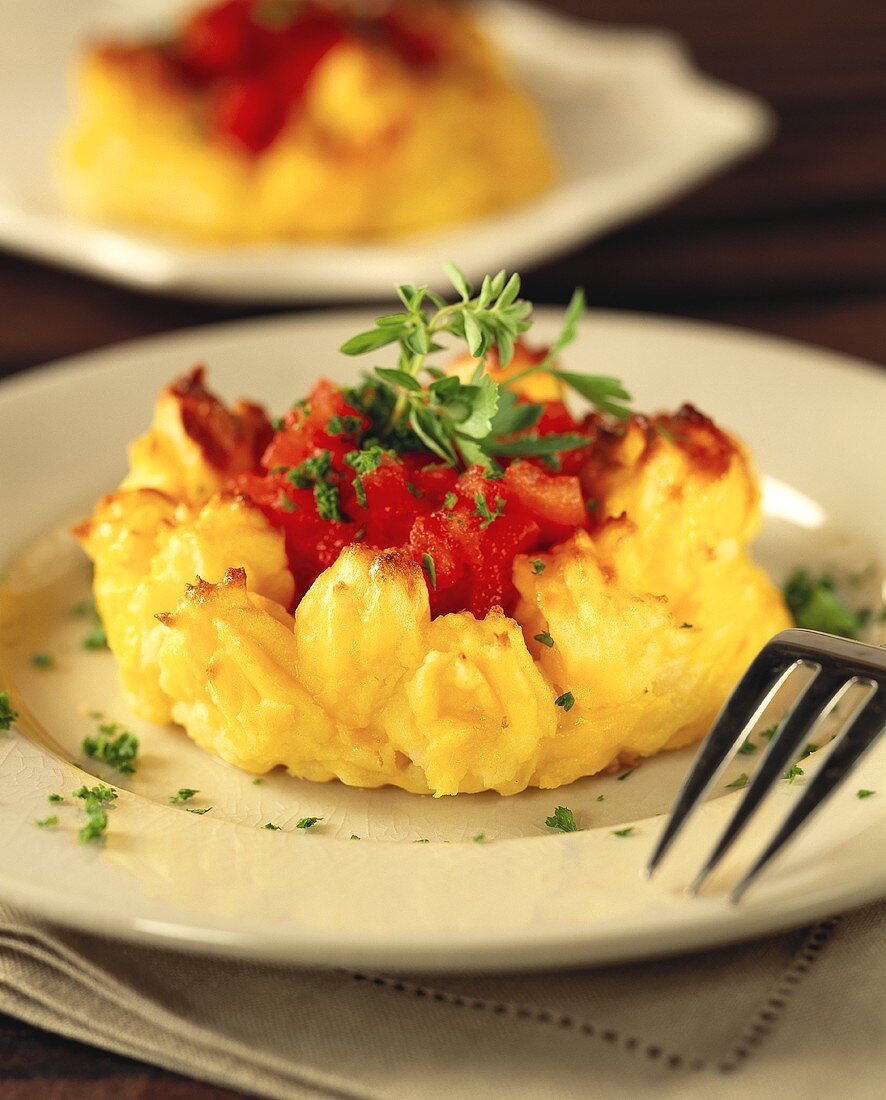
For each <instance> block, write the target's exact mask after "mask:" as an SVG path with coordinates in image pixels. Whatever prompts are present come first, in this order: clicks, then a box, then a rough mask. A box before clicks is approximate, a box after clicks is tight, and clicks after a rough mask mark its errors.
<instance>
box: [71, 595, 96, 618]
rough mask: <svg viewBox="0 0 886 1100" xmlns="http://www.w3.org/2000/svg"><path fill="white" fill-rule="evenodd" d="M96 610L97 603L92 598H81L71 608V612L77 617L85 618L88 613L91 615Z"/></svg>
mask: <svg viewBox="0 0 886 1100" xmlns="http://www.w3.org/2000/svg"><path fill="white" fill-rule="evenodd" d="M94 610H95V605H94V604H93V602H92V600H80V601H79V602H78V603H75V604H74V606H73V607H72V608H71V611H70V614H71V615H72V616H73V617H74V618H75V619H85V618H86V616H87V615H91V614H92V613H93V611H94Z"/></svg>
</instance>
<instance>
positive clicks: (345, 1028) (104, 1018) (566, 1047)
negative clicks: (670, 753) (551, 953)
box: [0, 902, 886, 1100]
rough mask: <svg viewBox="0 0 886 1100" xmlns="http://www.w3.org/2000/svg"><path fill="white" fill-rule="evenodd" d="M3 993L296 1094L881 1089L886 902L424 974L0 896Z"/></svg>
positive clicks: (152, 1049) (524, 1095)
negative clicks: (699, 940) (715, 934)
mask: <svg viewBox="0 0 886 1100" xmlns="http://www.w3.org/2000/svg"><path fill="white" fill-rule="evenodd" d="M0 1009H2V1010H3V1011H5V1012H7V1013H9V1014H11V1015H13V1016H17V1017H19V1018H21V1019H22V1020H26V1021H28V1022H30V1023H33V1024H35V1025H37V1026H39V1027H42V1028H46V1029H49V1030H51V1031H56V1032H59V1033H60V1034H62V1035H67V1036H70V1037H72V1038H75V1039H80V1040H82V1041H84V1042H87V1043H91V1044H93V1045H95V1046H99V1047H104V1048H106V1049H108V1050H113V1051H118V1052H120V1053H122V1054H126V1055H129V1056H131V1057H133V1058H138V1059H141V1060H143V1061H145V1062H151V1063H154V1064H156V1065H158V1066H164V1067H166V1068H168V1069H172V1070H175V1071H178V1072H179V1073H183V1074H185V1075H187V1076H191V1077H196V1078H199V1079H201V1080H205V1081H211V1082H215V1083H218V1084H222V1085H227V1086H229V1087H232V1088H239V1089H241V1090H243V1091H244V1092H250V1093H254V1094H256V1095H258V1096H269V1097H281V1098H286V1100H289V1098H298V1100H301V1098H312V1100H313V1098H316V1097H360V1098H370V1097H371V1098H373V1100H438V1098H440V1100H442V1098H444V1097H445V1098H446V1100H452V1098H461V1097H468V1098H471V1100H473V1098H474V1097H489V1098H493V1100H494V1098H498V1097H503V1098H507V1100H548V1098H550V1100H570V1098H573V1097H576V1098H577V1097H594V1098H595V1100H596V1098H600V1100H608V1098H610V1097H619V1098H620V1097H631V1098H632V1100H633V1098H634V1097H641V1098H642V1097H646V1096H650V1097H651V1096H654V1097H656V1098H671V1097H673V1098H680V1100H686V1098H694V1097H699V1098H704V1100H718V1098H720V1097H733V1096H736V1097H738V1096H740V1097H742V1098H743V1100H747V1098H748V1097H757V1096H760V1097H763V1096H771V1095H777V1097H778V1100H793V1098H797V1100H799V1098H802V1100H810V1098H817V1097H821V1098H831V1097H838V1096H839V1097H852V1098H853V1100H866V1098H868V1097H877V1098H878V1100H879V1098H880V1097H882V1096H883V1095H884V1094H886V1084H884V1081H886V902H883V903H880V904H879V905H876V906H872V907H868V908H866V909H863V910H859V911H857V912H855V913H852V914H849V915H847V916H844V917H841V918H838V919H836V920H833V921H824V922H821V923H820V924H818V925H816V926H815V927H813V928H811V929H805V930H801V931H799V932H793V933H788V934H784V935H780V936H776V937H773V938H771V939H768V940H765V941H760V942H756V943H752V944H745V945H740V946H736V947H730V948H727V949H723V950H719V951H711V952H706V953H704V954H701V955H694V956H688V957H683V958H678V959H670V960H665V961H659V962H647V963H635V964H632V965H627V966H619V967H612V968H607V969H598V970H583V971H575V972H570V973H558V974H541V975H528V976H527V975H522V976H508V977H501V976H498V977H495V976H477V975H471V976H467V977H465V976H448V977H447V976H441V975H435V976H433V977H428V978H426V979H425V978H422V977H420V976H419V977H415V976H413V977H409V978H397V977H392V976H388V975H375V974H358V973H356V972H346V971H341V970H335V971H316V970H312V971H306V970H298V969H294V968H288V967H280V966H265V965H258V964H253V963H246V962H232V961H221V960H217V959H211V958H200V957H195V956H189V955H182V954H177V953H173V952H166V951H162V950H158V949H154V948H146V947H132V946H128V945H125V944H120V943H115V942H111V941H108V940H102V939H97V938H93V937H90V936H85V935H80V934H79V933H74V932H68V931H62V930H59V929H56V928H50V927H48V926H45V925H40V924H37V923H35V922H34V921H32V920H30V919H29V918H27V917H25V916H23V915H21V914H19V913H16V912H14V911H12V910H9V909H6V908H4V907H2V906H0Z"/></svg>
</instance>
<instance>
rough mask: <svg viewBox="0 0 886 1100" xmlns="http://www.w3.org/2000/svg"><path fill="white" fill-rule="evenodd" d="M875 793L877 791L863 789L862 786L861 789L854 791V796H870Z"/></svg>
mask: <svg viewBox="0 0 886 1100" xmlns="http://www.w3.org/2000/svg"><path fill="white" fill-rule="evenodd" d="M876 793H877V792H876V791H868V790H865V788H864V787H862V788H861V790H859V791H856V792H855V797H856V798H870V797H871V796H872V795H875V794H876Z"/></svg>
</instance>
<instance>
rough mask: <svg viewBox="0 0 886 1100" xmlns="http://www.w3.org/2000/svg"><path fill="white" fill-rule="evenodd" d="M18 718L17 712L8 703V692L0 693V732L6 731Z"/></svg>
mask: <svg viewBox="0 0 886 1100" xmlns="http://www.w3.org/2000/svg"><path fill="white" fill-rule="evenodd" d="M16 718H18V711H17V710H16V709H15V708H14V707H13V705H12V703H10V701H9V692H8V691H0V730H8V729H9V727H10V726H11V725H12V723H13V722H14V721H15V720H16Z"/></svg>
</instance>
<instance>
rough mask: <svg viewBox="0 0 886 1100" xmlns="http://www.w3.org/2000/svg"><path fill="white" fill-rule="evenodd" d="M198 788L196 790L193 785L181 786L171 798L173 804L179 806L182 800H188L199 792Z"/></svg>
mask: <svg viewBox="0 0 886 1100" xmlns="http://www.w3.org/2000/svg"><path fill="white" fill-rule="evenodd" d="M199 793H200V792H199V791H198V790H194V788H193V787H179V789H178V790H177V791H176V792H175V794H174V795H172V797H171V798H170V799H169V801H170V802H171V803H172V805H173V806H177V805H178V804H179V803H180V802H187V801H188V799H189V798H193V797H194V795H195V794H199Z"/></svg>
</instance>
